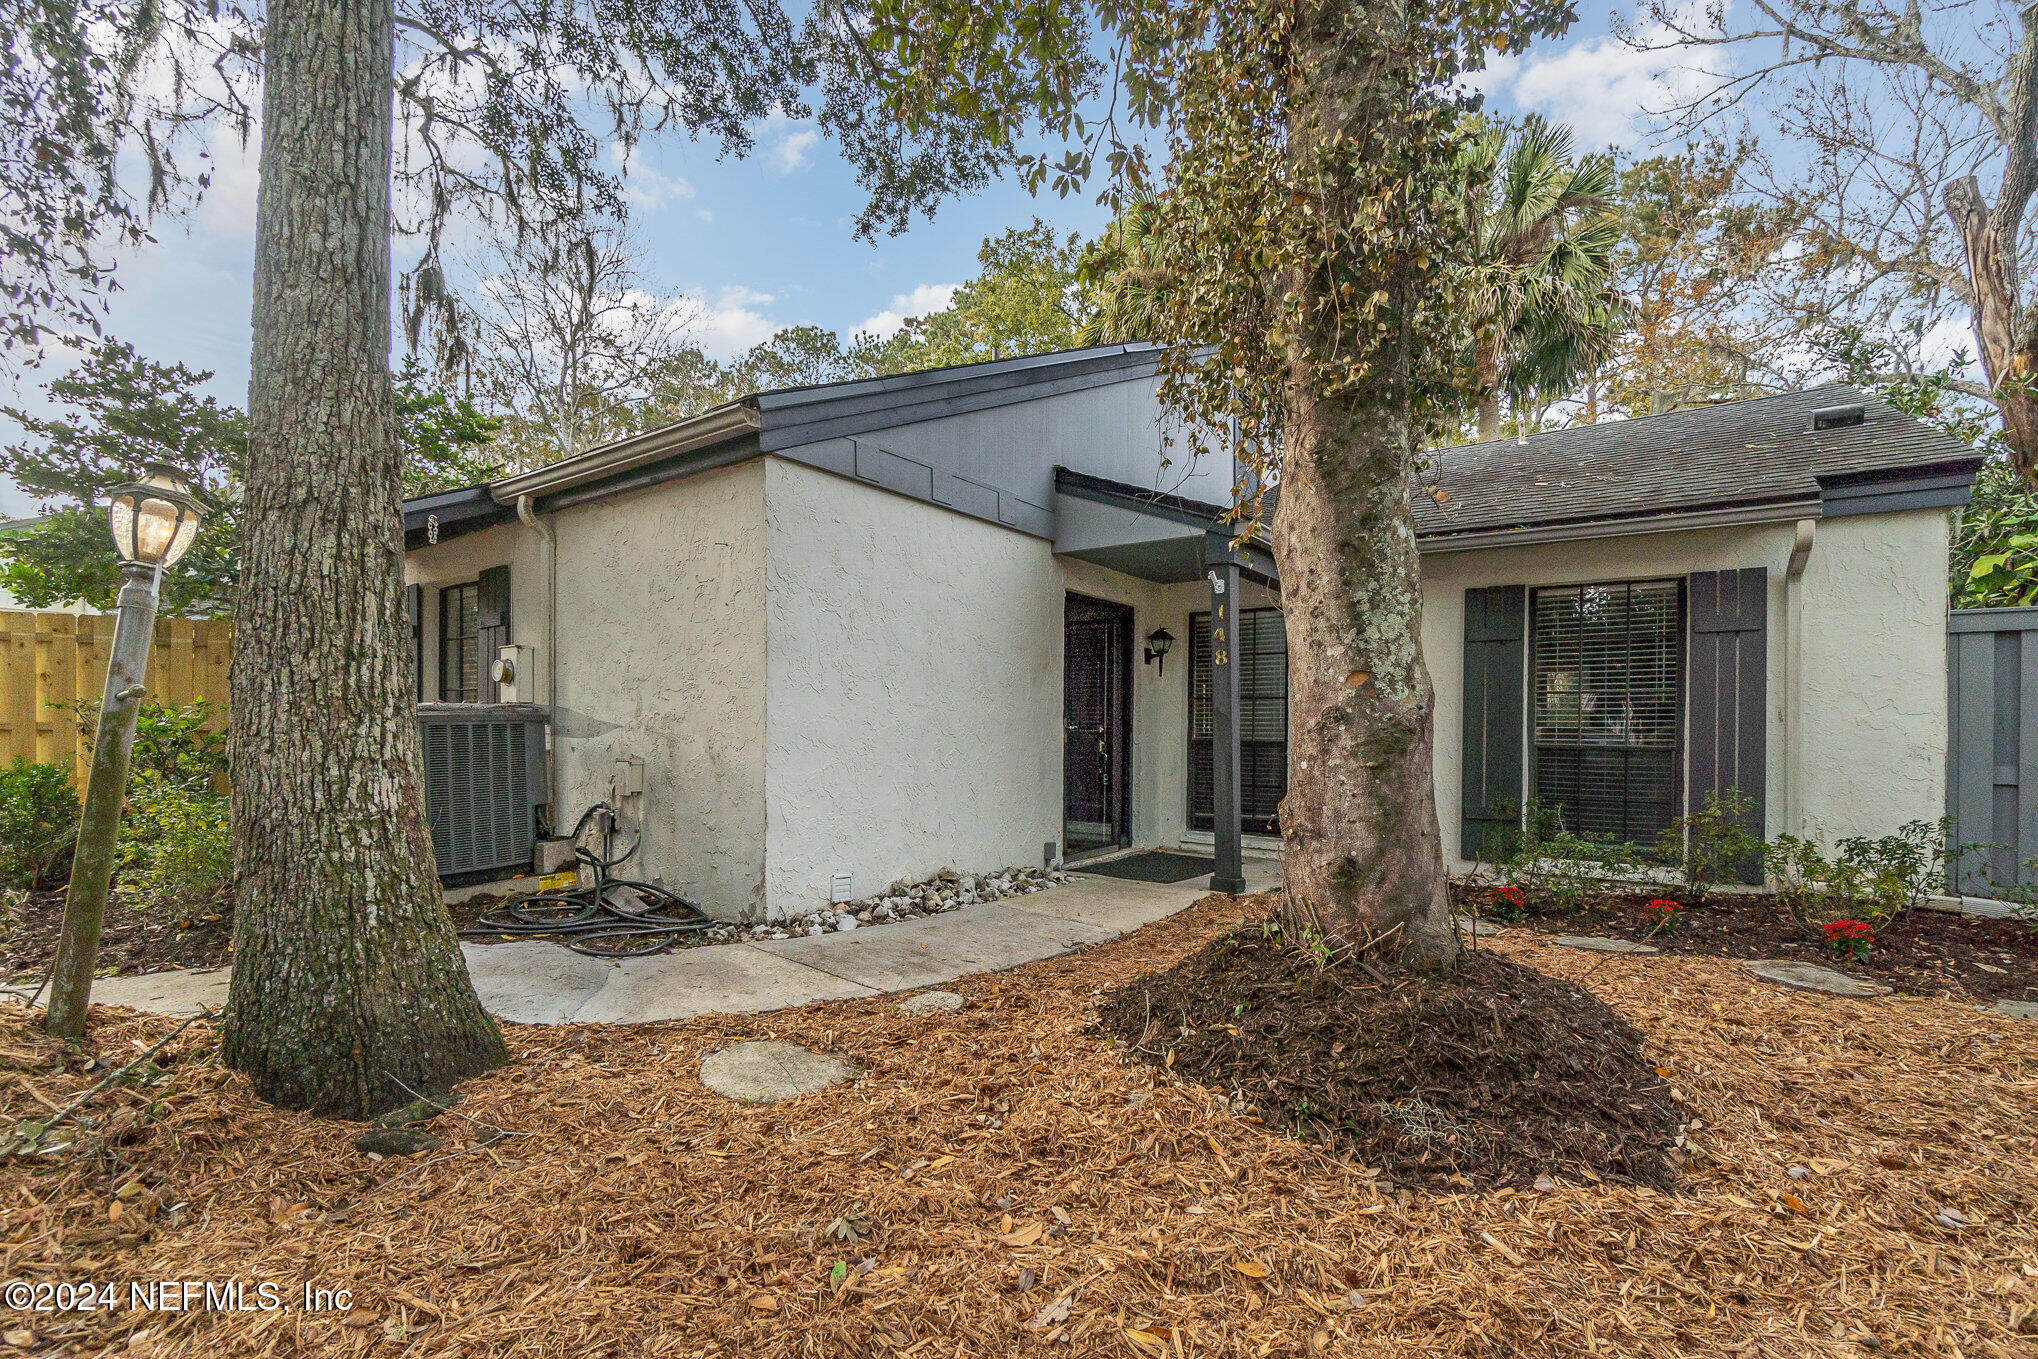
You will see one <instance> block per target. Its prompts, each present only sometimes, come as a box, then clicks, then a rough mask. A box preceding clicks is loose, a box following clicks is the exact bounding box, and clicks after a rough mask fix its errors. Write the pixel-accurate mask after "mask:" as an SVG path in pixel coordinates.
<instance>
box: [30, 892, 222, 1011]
mask: <svg viewBox="0 0 2038 1359" xmlns="http://www.w3.org/2000/svg"><path fill="white" fill-rule="evenodd" d="M63 928H64V893H63V892H61V891H55V892H8V891H0V979H4V980H10V981H14V982H20V983H26V984H27V985H28V986H29V987H31V988H32V987H33V986H34V985H35V984H36V983H37V982H40V981H41V980H43V978H44V977H45V976H46V975H47V974H48V973H49V970H50V964H51V962H52V961H53V960H54V959H55V958H56V956H57V936H58V935H59V934H61V933H62V932H63ZM232 942H233V919H232V916H231V915H230V914H229V913H228V908H227V906H226V903H224V902H222V903H220V904H219V907H218V909H217V910H208V911H204V912H202V913H200V914H197V915H195V916H193V917H191V918H190V919H188V920H187V919H186V918H185V917H184V915H183V913H180V912H178V911H173V910H167V909H164V910H152V909H145V908H143V907H140V906H137V905H135V904H134V903H133V902H132V901H131V900H130V899H129V898H127V897H126V896H124V895H123V894H121V893H119V892H115V893H114V894H113V896H112V897H111V898H110V899H109V900H108V901H107V903H106V919H105V922H104V925H103V927H102V931H101V934H100V936H99V967H100V973H101V975H102V976H103V975H106V974H108V973H114V972H118V973H122V974H129V973H139V972H161V971H164V970H165V969H168V968H173V967H221V966H224V965H225V964H227V963H228V962H231V961H232V959H233V952H232V950H231V949H230V948H229V947H228V945H230V944H231V943H232Z"/></svg>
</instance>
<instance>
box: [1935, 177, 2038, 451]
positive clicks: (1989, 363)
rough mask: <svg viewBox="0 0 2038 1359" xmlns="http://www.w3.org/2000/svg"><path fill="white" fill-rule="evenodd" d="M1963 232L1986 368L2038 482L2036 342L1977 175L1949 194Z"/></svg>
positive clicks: (2010, 439)
mask: <svg viewBox="0 0 2038 1359" xmlns="http://www.w3.org/2000/svg"><path fill="white" fill-rule="evenodd" d="M1943 197H1944V200H1945V203H1946V213H1947V215H1948V216H1949V217H1951V218H1952V219H1953V226H1954V229H1955V230H1956V231H1958V232H1959V233H1960V245H1961V251H1962V253H1963V255H1965V257H1966V260H1967V277H1968V282H1969V284H1970V285H1971V286H1972V287H1973V290H1974V333H1975V338H1976V339H1978V340H1979V341H1980V342H1981V366H1982V372H1983V373H1984V374H1985V375H1986V376H1987V377H1988V383H1989V386H1990V388H1992V389H1993V390H1994V392H1995V403H1996V409H1997V410H1998V411H1999V412H2000V413H2001V415H2002V421H2003V438H2004V440H2005V442H2007V443H2008V444H2009V446H2010V455H2011V457H2013V458H2014V459H2015V460H2016V463H2017V469H2018V470H2019V471H2020V472H2022V473H2023V474H2024V479H2025V480H2026V481H2027V482H2031V483H2034V484H2038V399H2034V397H2033V394H2032V390H2031V382H2032V361H2033V355H2032V352H2031V346H2030V341H2029V339H2028V338H2027V337H2026V332H2025V331H2024V328H2023V327H2021V326H2020V325H2019V324H2018V319H2019V318H2018V315H2017V311H2018V298H2017V294H2016V285H2015V281H2014V280H2013V279H2012V278H2011V277H2010V260H2009V257H2008V256H2007V254H2006V253H2005V251H2004V249H2003V237H2002V228H2001V224H2000V223H1998V222H1997V220H1996V214H1995V213H1994V212H1992V211H1990V210H1989V208H1988V206H1987V205H1986V204H1985V203H1984V202H1983V201H1982V197H1981V187H1980V185H1979V183H1978V182H1977V181H1976V180H1975V178H1974V176H1972V175H1969V176H1968V177H1967V178H1965V179H1960V180H1955V181H1954V182H1953V183H1951V184H1948V185H1947V186H1946V190H1945V193H1944V195H1943Z"/></svg>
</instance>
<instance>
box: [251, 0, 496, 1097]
mask: <svg viewBox="0 0 2038 1359" xmlns="http://www.w3.org/2000/svg"><path fill="white" fill-rule="evenodd" d="M394 32H395V14H394V6H393V4H392V0H273V3H271V4H270V6H269V10H268V25H267V36H266V39H265V42H264V48H263V56H264V65H265V76H264V82H263V98H262V153H261V188H260V195H259V198H258V200H257V211H256V226H255V311H254V372H253V379H252V382H251V384H250V390H249V406H248V410H249V439H248V472H247V488H246V490H247V502H246V510H245V513H244V516H243V519H242V542H241V554H242V555H241V575H240V589H239V594H238V598H237V603H236V606H235V612H234V625H235V626H234V659H233V682H232V705H231V707H232V711H231V740H232V744H231V755H232V767H233V845H234V866H235V891H234V909H235V919H234V971H233V987H232V993H231V1000H230V1004H229V1008H228V1012H227V1016H226V1022H225V1030H224V1035H223V1039H224V1044H223V1046H224V1052H225V1056H226V1060H227V1061H228V1062H229V1063H230V1064H231V1065H233V1066H234V1067H236V1068H238V1069H240V1070H242V1071H244V1072H246V1073H248V1075H249V1076H251V1077H252V1078H253V1080H254V1083H255V1086H256V1089H257V1090H258V1091H259V1092H260V1093H261V1095H262V1096H263V1097H264V1098H265V1099H269V1100H271V1101H274V1102H276V1103H278V1104H284V1105H288V1106H290V1107H293V1108H303V1109H311V1110H315V1111H317V1112H320V1113H325V1114H332V1115H337V1116H342V1117H353V1118H360V1117H366V1116H369V1115H372V1114H375V1113H377V1112H380V1111H382V1110H384V1109H388V1108H391V1107H393V1106H395V1105H398V1104H401V1103H404V1102H405V1101H407V1100H409V1099H410V1098H411V1097H412V1096H411V1095H410V1094H409V1093H407V1092H408V1091H409V1090H417V1091H440V1090H444V1089H446V1088H447V1087H448V1085H449V1084H450V1083H451V1082H453V1081H454V1080H457V1079H459V1078H461V1077H464V1076H469V1075H472V1074H474V1073H476V1072H479V1071H483V1070H486V1069H487V1068H489V1067H491V1066H494V1065H496V1064H498V1063H499V1062H501V1061H502V1060H503V1047H502V1039H501V1036H500V1035H499V1034H498V1033H497V1031H496V1028H495V1025H494V1023H493V1021H491V1020H490V1019H489V1017H488V1016H487V1015H486V1014H485V1013H484V1012H483V1011H482V1009H481V1005H480V1003H479V1001H478V1000H477V999H476V998H475V994H474V988H473V985H472V984H471V983H470V982H469V980H468V977H467V971H466V968H465V966H464V964H463V963H462V961H461V957H460V950H459V945H458V942H457V941H456V939H455V937H454V934H453V928H452V923H451V921H450V919H449V918H448V916H447V914H446V909H445V905H444V903H443V900H442V899H441V896H440V891H439V882H438V876H437V869H436V865H435V863H434V862H433V858H432V848H431V843H430V841H429V839H428V838H427V836H426V834H425V825H424V815H423V788H422V779H421V775H420V760H419V749H418V734H417V722H416V714H415V710H414V707H413V701H414V696H413V694H412V690H411V686H410V683H409V668H408V666H407V664H406V662H405V656H404V651H405V646H406V642H405V638H406V636H407V632H406V620H405V616H404V608H403V588H402V563H403V524H402V510H401V495H402V492H401V476H400V467H399V463H398V459H399V452H398V442H397V429H396V416H395V406H394V400H393V395H392V390H391V383H390V376H389V320H390V317H389V284H390V252H389V228H390V218H389V209H390V204H389V192H390V190H389V176H390V152H391V131H392V98H393V90H392V83H391V77H392V65H393V62H394Z"/></svg>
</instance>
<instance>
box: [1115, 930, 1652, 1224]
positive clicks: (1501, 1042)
mask: <svg viewBox="0 0 2038 1359" xmlns="http://www.w3.org/2000/svg"><path fill="white" fill-rule="evenodd" d="M1099 1012H1100V1018H1099V1028H1100V1030H1101V1031H1102V1032H1104V1033H1106V1034H1110V1035H1112V1036H1115V1037H1117V1038H1118V1039H1120V1040H1121V1041H1123V1042H1125V1043H1126V1044H1127V1045H1128V1046H1130V1048H1131V1049H1132V1050H1133V1051H1134V1052H1136V1053H1138V1054H1139V1055H1140V1056H1142V1057H1144V1058H1145V1059H1146V1060H1148V1061H1150V1062H1154V1063H1158V1064H1159V1065H1161V1066H1162V1067H1163V1068H1165V1069H1168V1070H1172V1071H1173V1072H1174V1074H1175V1075H1176V1076H1178V1077H1181V1078H1183V1079H1185V1080H1193V1081H1200V1082H1202V1083H1203V1084H1205V1085H1208V1086H1212V1087H1214V1088H1215V1089H1217V1090H1219V1091H1221V1092H1223V1093H1225V1094H1228V1095H1230V1096H1231V1097H1232V1099H1233V1100H1234V1102H1236V1103H1239V1104H1243V1105H1246V1106H1249V1107H1250V1108H1252V1109H1253V1110H1255V1111H1256V1112H1257V1113H1258V1114H1259V1115H1260V1116H1261V1117H1262V1118H1264V1119H1265V1120H1266V1121H1267V1122H1268V1123H1269V1124H1271V1125H1273V1126H1275V1127H1279V1128H1284V1129H1287V1130H1289V1131H1291V1132H1293V1133H1294V1134H1296V1135H1297V1136H1300V1137H1306V1138H1310V1139H1313V1140H1315V1141H1319V1142H1323V1143H1326V1144H1328V1145H1329V1146H1330V1147H1331V1148H1332V1149H1333V1150H1335V1151H1339V1152H1349V1153H1351V1154H1353V1155H1356V1156H1357V1157H1359V1159H1360V1160H1362V1161H1364V1162H1365V1163H1366V1164H1367V1165H1369V1166H1372V1167H1376V1168H1378V1169H1380V1170H1382V1171H1384V1172H1386V1174H1387V1176H1389V1177H1391V1178H1389V1179H1383V1180H1382V1187H1383V1188H1387V1187H1391V1185H1392V1184H1393V1183H1394V1182H1400V1183H1410V1184H1414V1183H1422V1184H1427V1185H1429V1186H1430V1187H1432V1188H1443V1189H1448V1188H1451V1187H1460V1188H1464V1189H1471V1188H1474V1187H1477V1188H1480V1189H1494V1188H1499V1187H1502V1186H1506V1185H1513V1186H1514V1187H1516V1188H1520V1189H1525V1188H1528V1187H1530V1186H1531V1185H1533V1184H1534V1183H1535V1182H1536V1181H1537V1180H1538V1179H1543V1178H1552V1177H1557V1176H1567V1177H1573V1178H1578V1177H1584V1176H1590V1177H1591V1178H1593V1179H1595V1180H1597V1179H1611V1180H1621V1181H1626V1182H1628V1183H1633V1184H1644V1185H1648V1186H1650V1187H1652V1188H1656V1189H1669V1188H1673V1187H1674V1185H1675V1180H1676V1170H1675V1167H1676V1166H1677V1165H1679V1164H1681V1163H1682V1162H1683V1160H1684V1154H1683V1152H1682V1150H1681V1149H1680V1148H1679V1147H1678V1145H1677V1142H1678V1133H1679V1128H1680V1126H1681V1125H1682V1123H1683V1122H1684V1117H1685V1116H1684V1112H1683V1111H1682V1110H1681V1109H1680V1108H1679V1107H1678V1104H1677V1101H1676V1100H1674V1099H1672V1098H1671V1097H1670V1086H1669V1082H1668V1081H1667V1080H1666V1078H1664V1077H1663V1076H1660V1075H1658V1074H1657V1070H1656V1064H1655V1062H1654V1061H1653V1060H1652V1059H1651V1058H1649V1057H1648V1056H1646V1055H1645V1054H1644V1052H1643V1050H1642V1049H1643V1042H1642V1035H1641V1034H1640V1033H1639V1032H1637V1031H1636V1029H1635V1027H1634V1025H1632V1024H1630V1023H1628V1022H1627V1021H1626V1020H1624V1019H1622V1018H1621V1017H1620V1015H1619V1014H1617V1013H1615V1012H1614V1010H1613V1009H1612V1008H1611V1007H1610V1006H1608V1005H1607V1003H1606V1002H1605V1001H1603V1000H1601V999H1599V997H1597V996H1595V995H1593V994H1592V993H1591V992H1590V991H1587V990H1580V989H1578V988H1575V987H1573V986H1571V985H1570V984H1568V983H1566V982H1562V981H1559V980H1557V979H1556V978H1554V977H1549V976H1546V975H1544V974H1543V973H1541V972H1538V971H1536V970H1535V969H1534V968H1530V967H1524V966H1523V965H1521V964H1520V963H1517V962H1515V961H1513V960H1512V959H1510V958H1506V957H1504V956H1502V955H1500V954H1498V953H1493V952H1491V951H1480V952H1476V953H1470V952H1468V953H1466V954H1465V955H1464V957H1463V958H1462V959H1461V960H1460V964H1459V967H1458V969H1457V970H1456V972H1455V973H1453V974H1452V975H1451V976H1449V977H1410V976H1407V975H1403V974H1388V973H1385V972H1381V971H1379V970H1378V969H1366V968H1364V967H1363V966H1361V965H1359V964H1354V963H1343V964H1336V965H1330V966H1325V965H1322V964H1320V963H1319V962H1318V961H1317V960H1316V959H1314V958H1312V957H1311V956H1309V955H1308V954H1305V953H1304V952H1302V950H1300V949H1299V948H1296V947H1294V946H1292V945H1290V944H1288V943H1286V942H1284V941H1283V940H1282V939H1281V937H1280V935H1279V933H1278V932H1277V931H1270V930H1261V929H1260V928H1258V927H1256V926H1248V927H1246V928H1245V929H1242V930H1239V931H1238V932H1236V933H1234V934H1231V935H1227V936H1226V937H1225V938H1222V939H1219V940H1218V941H1217V942H1216V943H1214V944H1211V945H1209V946H1208V947H1206V948H1204V949H1203V950H1201V951H1200V952H1197V953H1193V954H1191V955H1189V956H1188V957H1187V958H1184V959H1183V960H1182V961H1181V962H1179V963H1177V964H1176V965H1175V966H1173V967H1171V968H1168V969H1167V970H1166V971H1163V972H1152V973H1147V974H1145V975H1143V976H1141V977H1138V978H1136V979H1135V980H1133V981H1132V982H1130V983H1128V984H1127V985H1125V986H1123V987H1121V988H1119V989H1118V990H1117V991H1115V992H1114V993H1112V994H1110V995H1109V996H1107V997H1106V998H1105V999H1104V1002H1103V1003H1102V1005H1101V1006H1100V1007H1099Z"/></svg>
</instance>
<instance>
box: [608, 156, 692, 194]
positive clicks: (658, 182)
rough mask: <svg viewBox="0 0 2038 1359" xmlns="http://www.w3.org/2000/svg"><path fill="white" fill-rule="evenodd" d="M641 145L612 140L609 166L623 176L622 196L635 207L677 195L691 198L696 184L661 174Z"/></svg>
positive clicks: (675, 176) (674, 176) (676, 176)
mask: <svg viewBox="0 0 2038 1359" xmlns="http://www.w3.org/2000/svg"><path fill="white" fill-rule="evenodd" d="M641 151H642V148H641V147H628V148H626V147H625V146H624V145H623V144H622V143H621V142H610V143H609V168H610V169H611V170H615V171H617V172H619V173H620V174H621V175H622V176H623V197H624V198H626V199H628V200H629V202H630V206H632V207H635V208H655V207H658V206H659V205H660V204H663V203H669V202H671V201H672V200H673V199H675V198H692V197H693V185H691V184H689V183H687V182H686V180H684V179H682V178H680V177H679V176H678V175H662V174H660V173H659V172H658V171H656V170H654V169H652V168H651V167H650V166H648V165H646V164H645V163H644V158H643V156H642V154H641Z"/></svg>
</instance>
